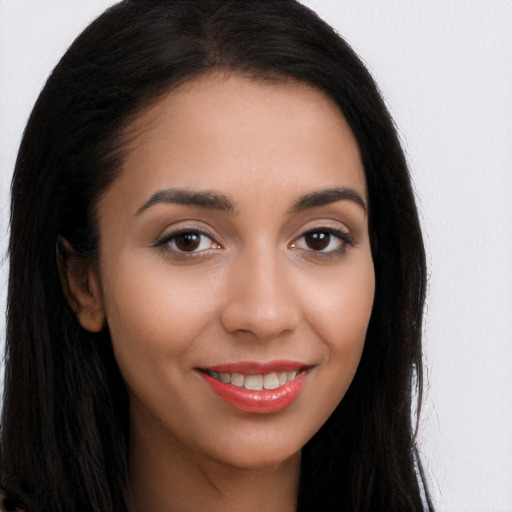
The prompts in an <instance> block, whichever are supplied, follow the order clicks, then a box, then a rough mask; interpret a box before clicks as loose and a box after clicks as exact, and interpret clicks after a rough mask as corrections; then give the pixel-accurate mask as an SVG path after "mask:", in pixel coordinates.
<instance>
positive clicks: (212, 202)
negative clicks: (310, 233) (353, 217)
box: [135, 187, 367, 216]
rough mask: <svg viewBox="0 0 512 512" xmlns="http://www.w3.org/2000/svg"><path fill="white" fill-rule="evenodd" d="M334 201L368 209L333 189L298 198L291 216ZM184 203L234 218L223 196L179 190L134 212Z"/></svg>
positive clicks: (351, 193)
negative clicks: (351, 203)
mask: <svg viewBox="0 0 512 512" xmlns="http://www.w3.org/2000/svg"><path fill="white" fill-rule="evenodd" d="M337 201H352V202H353V203H355V204H357V205H359V206H360V207H361V208H362V209H363V210H364V211H365V212H366V211H367V206H366V202H365V200H364V199H363V198H362V197H361V195H360V194H359V193H358V192H356V191H355V190H353V189H351V188H344V187H335V188H328V189H325V190H317V191H315V192H310V193H309V194H305V195H303V196H301V197H300V198H299V199H297V201H295V202H294V203H293V205H292V207H291V208H290V210H289V212H290V213H297V212H301V211H303V210H307V209H308V208H315V207H319V206H325V205H327V204H331V203H335V202H337ZM162 203H163V204H185V205H193V206H199V207H201V208H206V209H208V210H217V211H221V212H225V213H229V214H230V215H235V213H236V205H235V202H234V201H233V200H232V199H231V198H230V197H229V196H227V195H226V194H222V193H220V192H215V191H213V190H203V191H195V190H188V189H180V188H170V189H166V190H159V191H158V192H155V193H154V194H153V195H152V196H151V197H150V198H149V199H148V201H146V202H145V203H144V204H143V205H142V206H141V207H140V208H139V209H138V210H137V212H136V213H135V216H138V215H140V214H141V213H142V212H144V211H145V210H147V209H148V208H151V207H152V206H155V205H157V204H162Z"/></svg>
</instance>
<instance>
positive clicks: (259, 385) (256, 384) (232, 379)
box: [207, 370, 299, 391]
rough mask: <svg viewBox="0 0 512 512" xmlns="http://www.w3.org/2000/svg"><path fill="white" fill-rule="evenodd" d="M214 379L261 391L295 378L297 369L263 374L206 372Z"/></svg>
mask: <svg viewBox="0 0 512 512" xmlns="http://www.w3.org/2000/svg"><path fill="white" fill-rule="evenodd" d="M207 373H208V374H209V375H210V376H211V377H213V378H214V379H217V380H219V381H220V382H223V383H224V384H229V383H231V384H233V386H237V387H239V388H245V389H250V390H252V391H261V390H262V389H276V388H278V387H280V386H284V385H285V384H286V383H287V382H290V381H291V380H293V379H295V377H296V376H297V374H298V373H299V372H298V371H297V370H293V371H289V372H270V373H266V374H265V375H244V374H243V373H227V372H211V371H209V372H207Z"/></svg>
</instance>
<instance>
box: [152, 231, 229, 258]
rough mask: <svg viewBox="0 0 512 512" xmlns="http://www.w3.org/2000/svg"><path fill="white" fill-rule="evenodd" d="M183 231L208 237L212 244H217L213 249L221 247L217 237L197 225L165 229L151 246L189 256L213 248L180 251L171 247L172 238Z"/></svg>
mask: <svg viewBox="0 0 512 512" xmlns="http://www.w3.org/2000/svg"><path fill="white" fill-rule="evenodd" d="M185 233H195V234H198V235H200V236H203V237H206V238H208V239H209V240H210V241H211V242H212V244H215V245H217V247H215V249H218V248H221V247H222V245H221V244H220V243H219V242H218V241H217V237H216V236H215V235H214V234H213V233H210V232H209V231H208V230H206V229H204V228H199V227H197V226H183V227H180V228H176V229H174V230H171V231H167V232H165V233H164V234H163V235H161V236H159V237H158V239H157V240H156V241H155V242H154V243H153V244H152V246H153V247H156V248H160V249H162V250H164V251H167V252H171V253H175V254H176V255H180V256H190V257H192V256H198V255H200V254H203V253H204V252H206V251H208V250H211V249H213V248H208V249H201V250H199V251H197V250H193V251H180V250H179V249H172V248H171V247H169V243H170V242H172V241H173V240H174V239H176V238H177V237H179V236H180V235H182V234H185Z"/></svg>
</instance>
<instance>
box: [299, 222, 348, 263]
mask: <svg viewBox="0 0 512 512" xmlns="http://www.w3.org/2000/svg"><path fill="white" fill-rule="evenodd" d="M312 233H327V234H328V235H332V236H335V237H336V238H338V239H339V240H340V241H341V245H340V246H339V247H336V248H334V249H330V250H327V251H326V250H325V249H319V250H315V249H312V248H304V247H298V246H297V244H298V241H299V240H301V239H303V238H304V237H306V236H307V235H309V234H312ZM329 243H330V242H329ZM354 244H355V242H354V239H353V237H352V235H351V233H350V231H349V230H343V229H340V228H334V227H332V226H317V227H312V228H311V229H306V230H304V231H303V232H302V234H301V235H299V236H298V237H296V238H294V240H293V241H292V243H291V244H290V246H291V248H293V249H299V250H302V251H305V252H310V253H312V254H314V255H318V256H324V257H325V256H331V255H335V254H341V253H344V252H345V251H346V249H347V246H353V245H354Z"/></svg>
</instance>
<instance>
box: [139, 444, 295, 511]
mask: <svg viewBox="0 0 512 512" xmlns="http://www.w3.org/2000/svg"><path fill="white" fill-rule="evenodd" d="M136 437H137V440H136V441H133V442H131V444H130V483H131V487H132V493H133V497H134V502H135V510H136V511H138V512H142V511H145V510H158V511H159V512H176V511H179V512H192V511H198V510H208V511H209V512H220V511H222V512H240V511H241V510H243V511H244V512H261V511H262V510H264V511H265V512H293V511H295V510H296V509H297V495H298V487H299V474H300V453H297V454H295V455H294V456H292V457H291V458H290V459H288V460H285V461H283V462H282V463H280V464H278V465H273V466H270V467H257V468H239V467H233V466H230V465H226V464H223V463H222V462H219V461H215V460H211V459H208V458H207V457H205V456H199V455H197V454H196V453H194V452H191V451H190V450H188V449H187V448H186V447H184V446H183V445H181V444H180V443H179V442H172V443H169V442H166V443H165V446H162V444H161V443H159V442H155V440H154V439H144V438H141V437H140V436H136ZM132 439H133V438H132ZM167 441H169V440H167Z"/></svg>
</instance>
